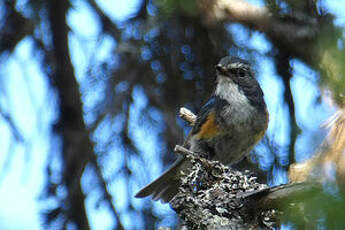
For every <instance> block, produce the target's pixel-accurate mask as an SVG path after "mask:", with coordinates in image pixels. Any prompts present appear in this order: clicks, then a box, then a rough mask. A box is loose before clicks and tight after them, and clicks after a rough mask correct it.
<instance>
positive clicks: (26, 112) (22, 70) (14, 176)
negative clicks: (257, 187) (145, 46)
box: [0, 0, 345, 230]
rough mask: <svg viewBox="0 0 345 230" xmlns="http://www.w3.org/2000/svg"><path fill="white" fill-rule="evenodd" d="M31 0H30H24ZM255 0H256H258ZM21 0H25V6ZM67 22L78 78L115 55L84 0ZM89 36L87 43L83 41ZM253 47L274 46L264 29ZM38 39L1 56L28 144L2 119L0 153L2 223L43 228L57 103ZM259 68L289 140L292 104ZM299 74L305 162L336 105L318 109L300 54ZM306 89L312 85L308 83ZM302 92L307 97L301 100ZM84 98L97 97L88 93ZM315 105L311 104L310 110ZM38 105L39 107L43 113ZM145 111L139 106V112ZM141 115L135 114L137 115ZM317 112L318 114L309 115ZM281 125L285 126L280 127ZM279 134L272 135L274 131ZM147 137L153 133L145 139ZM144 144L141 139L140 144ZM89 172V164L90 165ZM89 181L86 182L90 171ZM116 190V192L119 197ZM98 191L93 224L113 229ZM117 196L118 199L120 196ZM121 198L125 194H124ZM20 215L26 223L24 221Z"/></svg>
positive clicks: (129, 7) (4, 81) (120, 9)
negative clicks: (35, 50)
mask: <svg viewBox="0 0 345 230" xmlns="http://www.w3.org/2000/svg"><path fill="white" fill-rule="evenodd" d="M24 2H25V1H24ZM97 2H98V3H99V4H100V5H101V7H102V8H103V9H104V11H105V12H106V13H108V15H110V16H111V18H112V19H113V20H115V21H118V22H120V21H121V20H124V19H126V18H127V17H128V16H130V15H131V14H132V13H133V12H135V9H136V6H137V5H138V1H128V2H127V1H123V0H116V1H110V0H103V1H101V0H99V1H97ZM255 2H256V1H255ZM324 4H325V5H327V7H328V8H329V9H330V11H331V12H333V13H335V14H336V15H337V20H336V22H337V24H338V25H340V26H345V14H344V12H343V9H345V1H334V0H328V1H324ZM19 5H20V4H19ZM68 21H69V25H70V26H71V28H72V30H73V31H74V34H70V49H71V53H72V61H73V64H74V66H75V68H76V75H77V78H78V80H79V82H82V80H83V79H84V78H85V77H86V76H85V72H86V67H87V66H88V62H89V60H90V58H91V56H92V58H97V60H102V59H105V58H107V57H108V56H109V55H110V54H109V53H108V52H107V51H108V50H109V48H110V47H112V46H116V44H113V42H111V41H110V39H107V37H104V38H98V37H97V31H98V29H99V28H98V24H97V23H96V20H95V17H94V15H93V14H92V12H90V10H89V8H88V6H87V5H86V4H84V3H83V1H80V0H77V1H74V3H73V9H72V10H71V11H70V12H69V15H68ZM237 39H238V42H247V39H248V38H247V37H246V34H243V35H242V34H241V36H238V38H237ZM85 41H86V42H85ZM249 43H250V45H251V46H252V47H253V48H257V49H258V50H259V51H260V52H262V53H264V52H265V51H267V50H268V49H269V46H270V45H269V43H268V42H267V41H266V40H265V38H264V36H263V35H262V34H260V33H254V35H253V36H252V37H251V38H250V41H249ZM31 49H32V44H31V41H30V39H25V40H23V41H22V42H21V43H20V45H19V46H18V47H17V48H16V50H15V52H14V54H13V55H11V56H9V57H8V59H7V60H6V61H4V60H2V61H3V62H2V63H5V65H3V68H1V69H0V83H1V84H0V85H1V86H0V93H2V94H6V98H8V99H9V100H6V101H4V100H3V99H0V105H1V106H2V107H3V108H5V109H6V110H7V111H8V112H10V113H11V114H15V117H14V119H15V123H16V124H17V127H18V128H19V129H20V131H21V133H22V134H23V138H24V143H18V142H15V140H14V137H13V136H11V135H10V131H9V129H8V126H7V125H6V123H5V122H4V121H3V120H0V136H1V137H2V139H1V143H0V145H1V146H2V148H1V149H2V151H1V153H2V154H1V155H0V172H1V173H0V203H1V207H0V229H8V230H15V229H44V228H43V227H42V226H41V223H42V219H41V217H40V212H41V211H42V208H44V207H46V205H47V204H48V205H49V203H48V202H42V201H39V199H38V198H39V196H40V194H41V192H42V186H43V184H44V175H45V171H44V170H45V161H46V158H47V154H48V153H49V151H50V149H49V148H50V147H51V146H50V145H49V143H50V141H51V136H50V125H51V123H52V122H53V121H54V115H55V114H54V103H52V98H54V97H53V94H52V92H51V91H49V90H48V83H47V82H46V78H45V77H44V76H43V75H42V73H41V72H40V67H39V66H38V65H37V63H36V62H35V60H34V59H33V58H32V56H31V54H32V50H31ZM259 64H260V65H258V66H257V72H258V73H259V80H260V82H261V85H262V86H263V90H264V93H265V97H266V98H267V100H266V101H267V102H268V107H269V110H270V114H271V123H270V129H269V132H273V130H275V133H274V135H275V136H276V140H277V141H278V143H279V144H281V145H282V146H283V145H284V143H285V142H286V140H287V138H286V133H287V132H286V127H287V124H285V123H284V122H281V121H282V120H284V119H282V118H283V117H284V116H286V112H287V111H286V108H282V107H279V105H280V104H281V101H280V100H281V93H282V92H281V85H282V83H281V82H280V81H279V80H276V79H275V80H274V79H273V78H272V77H271V75H274V74H275V73H274V69H273V65H272V63H271V61H270V60H269V59H268V58H262V59H261V60H260V62H259ZM292 65H293V67H294V72H293V73H294V78H293V79H292V82H291V85H292V88H293V89H294V91H293V94H294V97H295V98H297V100H296V106H297V110H296V113H297V119H298V123H299V125H301V126H302V127H301V128H302V129H303V130H305V131H306V132H304V133H303V135H306V136H305V137H303V135H302V137H301V138H299V140H298V142H297V151H298V152H301V153H303V154H299V155H298V156H297V159H298V160H305V158H306V157H307V156H309V154H310V152H303V151H305V149H303V148H300V147H299V146H304V145H309V144H310V140H311V139H312V137H310V136H308V135H310V133H311V131H313V130H314V131H315V129H318V126H319V124H320V123H321V122H322V121H323V120H324V119H325V118H326V117H327V116H328V115H329V113H330V112H331V111H329V108H328V107H326V106H319V107H316V108H315V107H314V106H313V104H312V103H313V101H314V100H315V98H316V96H317V95H318V89H317V88H316V87H315V81H316V80H315V79H316V74H315V73H314V72H313V71H312V70H310V69H308V68H307V67H306V66H305V65H303V63H301V62H299V61H297V60H294V61H293V62H292ZM306 88H307V89H308V91H306V90H305V89H306ZM137 93H138V95H139V96H138V97H137V98H142V99H140V100H138V101H136V104H135V106H137V108H140V107H143V106H145V99H144V97H143V96H140V95H141V92H140V89H138V91H137ZM301 98H303V100H299V99H301ZM83 99H84V101H85V100H91V101H90V103H92V98H87V96H85V97H84V98H83ZM306 107H307V108H311V109H313V110H306V109H305V108H306ZM37 111H38V112H37ZM137 111H139V109H138V110H137ZM135 116H138V115H137V114H134V117H135ZM310 117H313V119H310ZM277 130H280V131H277ZM149 134H150V133H149V132H148V131H147V130H145V129H140V130H139V131H138V132H137V133H135V134H133V135H137V137H138V139H143V138H144V137H147V135H149ZM271 135H273V133H271ZM154 138H155V137H154V136H152V138H149V139H150V140H153V141H152V142H151V143H149V144H148V145H141V148H142V150H143V151H144V152H147V153H148V154H149V155H150V154H151V156H150V157H155V152H157V151H158V150H157V149H154V147H153V146H154ZM146 139H148V138H146ZM139 146H140V143H139ZM151 170H152V172H150V175H151V176H152V177H155V176H157V175H158V174H159V173H160V172H161V170H162V169H161V167H160V166H154V167H152V169H151ZM86 171H87V170H86ZM83 180H86V181H87V173H86V175H85V178H83ZM276 180H277V181H275V183H282V182H284V181H285V180H286V178H285V177H284V176H281V177H279V178H277V179H276ZM123 183H126V182H125V181H120V180H119V181H116V182H114V183H113V184H112V185H111V187H110V189H111V191H116V188H117V187H118V186H121V185H122V184H123ZM114 194H116V195H115V200H116V201H114V202H116V205H117V206H118V207H119V208H120V209H121V208H125V207H126V199H124V197H125V194H121V193H115V192H114ZM116 196H118V197H116ZM96 198H97V194H92V193H91V194H90V195H89V196H88V198H87V200H86V204H87V207H88V208H89V210H92V211H91V212H90V214H89V215H90V216H89V219H90V223H91V226H93V227H94V229H96V226H97V229H110V228H111V226H112V225H113V219H112V217H111V216H110V215H109V214H108V211H107V208H104V207H101V208H100V209H97V210H95V209H94V203H95V202H96ZM116 198H118V199H116ZM120 198H121V199H120ZM145 202H148V201H147V200H146V201H143V200H138V201H135V205H137V206H142V205H144V204H145ZM155 206H156V207H158V208H159V210H160V211H161V212H168V213H169V208H168V207H167V206H163V205H161V204H158V203H156V204H155ZM122 219H123V221H124V223H126V224H127V225H128V226H130V225H131V222H132V221H131V218H130V215H124V216H122ZM18 220H20V221H18Z"/></svg>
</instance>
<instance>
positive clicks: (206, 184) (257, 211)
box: [171, 146, 320, 229]
mask: <svg viewBox="0 0 345 230" xmlns="http://www.w3.org/2000/svg"><path fill="white" fill-rule="evenodd" d="M175 151H176V152H178V153H180V154H183V155H184V156H185V157H187V158H189V159H190V161H191V163H192V165H193V167H192V170H191V171H190V172H189V174H187V175H185V177H184V178H182V179H181V182H182V183H181V186H180V188H179V192H178V194H177V195H176V196H175V197H174V199H173V200H172V201H171V205H172V208H173V209H174V210H175V211H176V212H177V214H178V215H179V217H180V218H181V220H182V221H183V225H184V227H185V228H187V229H262V228H264V229H270V228H273V227H275V226H279V223H280V215H281V214H282V211H283V210H282V209H280V208H281V206H280V205H281V204H282V203H286V202H289V200H290V202H298V199H293V198H296V197H298V195H299V194H302V193H304V192H308V191H315V193H319V192H320V188H319V186H318V185H316V184H303V183H296V184H289V185H282V186H277V187H273V188H269V187H268V186H267V185H266V184H260V183H258V182H257V178H256V177H255V176H254V175H253V174H252V173H250V171H248V170H247V171H245V172H240V171H236V170H233V169H230V168H228V167H226V166H224V165H222V164H221V163H219V162H216V161H209V160H207V159H205V158H203V157H200V155H199V154H196V153H193V152H192V151H190V150H188V149H185V148H183V147H181V146H176V147H175Z"/></svg>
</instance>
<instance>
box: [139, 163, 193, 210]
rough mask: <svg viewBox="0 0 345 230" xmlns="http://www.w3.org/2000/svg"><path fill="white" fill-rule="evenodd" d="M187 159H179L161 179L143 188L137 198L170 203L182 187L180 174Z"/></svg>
mask: <svg viewBox="0 0 345 230" xmlns="http://www.w3.org/2000/svg"><path fill="white" fill-rule="evenodd" d="M185 161H186V160H185V158H182V157H181V158H178V159H177V160H176V161H175V163H174V164H173V165H172V166H171V167H170V168H169V169H168V170H166V171H165V172H164V173H163V174H162V175H161V176H160V177H158V178H157V179H156V180H154V181H153V182H151V183H150V184H148V185H146V186H145V187H144V188H142V189H141V190H140V191H139V192H138V193H137V194H136V195H135V197H137V198H143V197H147V196H152V199H153V200H162V202H164V203H167V202H169V201H170V200H171V199H172V198H173V197H174V196H175V195H176V193H177V191H178V188H179V186H180V179H179V176H178V174H180V172H179V171H180V170H181V169H182V168H183V167H181V166H182V164H183V163H185Z"/></svg>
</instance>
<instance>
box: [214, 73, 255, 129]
mask: <svg viewBox="0 0 345 230" xmlns="http://www.w3.org/2000/svg"><path fill="white" fill-rule="evenodd" d="M215 94H216V95H217V96H219V97H220V98H222V99H224V100H226V101H227V102H228V103H229V104H230V106H228V108H226V109H225V110H224V111H223V116H225V117H226V116H231V119H230V120H232V121H233V122H246V121H247V119H249V118H250V115H251V114H253V110H254V109H255V108H254V107H252V106H251V105H250V103H249V101H248V99H247V97H246V96H245V95H244V93H243V92H241V91H240V89H239V88H238V85H237V84H235V83H234V82H233V81H232V80H231V79H230V78H228V77H225V76H221V75H220V76H218V78H217V87H216V91H215ZM254 114H255V113H254Z"/></svg>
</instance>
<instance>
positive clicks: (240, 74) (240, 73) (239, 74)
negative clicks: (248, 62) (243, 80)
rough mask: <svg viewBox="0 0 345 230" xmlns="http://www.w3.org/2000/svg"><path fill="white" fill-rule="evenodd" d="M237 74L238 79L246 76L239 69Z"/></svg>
mask: <svg viewBox="0 0 345 230" xmlns="http://www.w3.org/2000/svg"><path fill="white" fill-rule="evenodd" d="M237 74H238V76H239V77H244V76H245V75H246V72H245V71H244V70H243V69H239V70H238V71H237Z"/></svg>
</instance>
